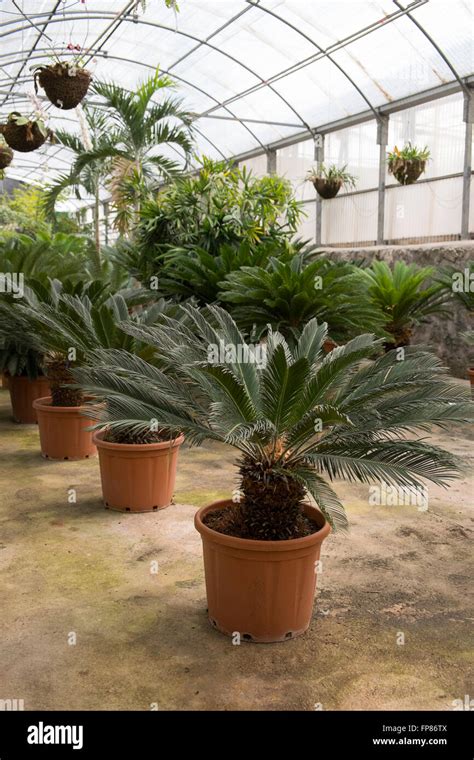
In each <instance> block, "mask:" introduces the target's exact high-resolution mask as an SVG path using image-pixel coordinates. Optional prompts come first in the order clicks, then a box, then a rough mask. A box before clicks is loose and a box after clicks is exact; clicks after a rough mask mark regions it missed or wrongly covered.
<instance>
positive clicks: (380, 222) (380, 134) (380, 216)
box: [377, 116, 388, 245]
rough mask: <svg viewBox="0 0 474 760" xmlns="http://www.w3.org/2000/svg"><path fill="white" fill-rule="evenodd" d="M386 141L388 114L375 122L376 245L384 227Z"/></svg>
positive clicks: (379, 243) (380, 243) (382, 239)
mask: <svg viewBox="0 0 474 760" xmlns="http://www.w3.org/2000/svg"><path fill="white" fill-rule="evenodd" d="M387 143H388V116H381V117H380V121H379V123H378V124H377V145H378V146H379V185H378V198H377V245H383V241H384V229H385V172H386V151H387Z"/></svg>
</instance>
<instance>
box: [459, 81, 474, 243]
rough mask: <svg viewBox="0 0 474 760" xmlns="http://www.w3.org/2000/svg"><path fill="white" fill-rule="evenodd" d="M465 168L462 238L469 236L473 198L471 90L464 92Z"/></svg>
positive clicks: (473, 106) (473, 114)
mask: <svg viewBox="0 0 474 760" xmlns="http://www.w3.org/2000/svg"><path fill="white" fill-rule="evenodd" d="M463 120H464V122H465V135H464V170H463V178H462V217H461V240H467V239H468V238H469V205H470V200H471V170H472V122H473V121H474V97H473V94H472V92H471V91H469V92H465V93H464V115H463Z"/></svg>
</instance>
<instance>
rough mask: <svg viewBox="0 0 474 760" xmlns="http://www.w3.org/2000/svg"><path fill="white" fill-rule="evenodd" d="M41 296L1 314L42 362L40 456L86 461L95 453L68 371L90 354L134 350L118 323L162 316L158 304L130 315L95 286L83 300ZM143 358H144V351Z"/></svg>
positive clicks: (28, 296)
mask: <svg viewBox="0 0 474 760" xmlns="http://www.w3.org/2000/svg"><path fill="white" fill-rule="evenodd" d="M94 286H97V287H94ZM42 295H43V298H39V297H38V294H37V293H34V292H33V291H31V290H30V289H29V288H28V289H27V290H26V292H25V297H24V299H23V300H22V302H18V303H16V304H14V305H13V306H12V308H11V310H10V312H9V313H8V314H6V319H7V320H8V324H9V325H10V326H11V328H12V329H14V330H15V331H16V333H17V334H18V335H20V336H21V342H22V344H23V345H24V346H25V347H27V348H30V349H32V350H34V351H35V352H36V353H37V354H38V355H40V356H42V357H43V366H44V369H45V373H46V375H47V377H48V380H49V382H50V386H51V396H50V397H43V398H38V399H36V400H35V401H34V404H33V407H34V409H36V413H37V415H38V422H39V428H40V440H41V449H42V454H43V456H45V457H47V458H51V459H81V458H84V457H89V456H91V455H92V454H94V453H95V451H96V449H95V445H94V444H93V442H92V436H91V433H90V431H87V430H86V427H87V425H85V423H84V419H83V417H82V416H81V407H82V405H83V403H84V393H83V391H82V389H80V388H76V387H74V378H73V377H72V375H71V371H72V369H73V368H74V367H75V366H78V365H80V364H81V362H82V361H83V360H84V356H85V353H86V352H87V351H89V350H90V349H91V348H99V347H112V346H115V347H120V348H124V349H127V350H129V351H133V350H137V346H136V341H135V340H134V339H133V338H132V337H131V336H129V335H126V334H125V333H124V332H123V330H121V329H119V323H121V322H123V321H130V322H132V321H133V322H138V321H142V322H143V323H152V322H154V321H155V320H156V318H157V317H158V315H159V313H161V309H162V303H163V302H159V303H158V304H156V305H154V306H152V307H151V308H150V309H146V310H143V311H141V312H139V313H137V314H135V315H134V314H130V309H129V304H128V303H127V301H126V300H125V298H124V297H123V296H122V295H121V294H120V293H118V294H115V295H113V296H109V297H107V298H106V299H104V289H103V287H102V285H101V283H100V282H96V283H91V287H89V288H86V289H85V293H83V294H82V295H70V294H68V293H63V292H62V291H61V288H59V290H58V291H57V290H56V289H55V283H51V286H50V291H49V293H43V294H42ZM48 296H49V297H48ZM89 296H91V297H94V296H95V298H96V299H97V300H96V301H92V300H91V297H89ZM144 352H145V353H144V355H146V349H144Z"/></svg>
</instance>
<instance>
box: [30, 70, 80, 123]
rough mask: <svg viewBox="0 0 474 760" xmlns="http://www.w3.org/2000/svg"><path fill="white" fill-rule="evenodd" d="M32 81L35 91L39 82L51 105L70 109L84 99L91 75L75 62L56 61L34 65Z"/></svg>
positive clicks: (64, 109) (66, 109) (65, 109)
mask: <svg viewBox="0 0 474 760" xmlns="http://www.w3.org/2000/svg"><path fill="white" fill-rule="evenodd" d="M34 81H35V91H36V92H38V84H39V85H40V86H41V87H42V88H43V90H44V91H45V93H46V96H47V98H48V100H49V101H50V102H51V103H52V104H53V106H56V108H61V109H62V110H63V111H70V110H71V109H72V108H76V106H78V105H79V103H80V102H81V101H82V100H84V98H85V96H86V94H87V90H88V89H89V85H90V83H91V81H92V75H91V73H90V72H89V71H87V70H86V69H84V68H82V67H81V66H79V65H77V64H76V63H74V64H70V63H66V62H64V61H57V63H54V64H51V65H50V66H38V67H35V76H34Z"/></svg>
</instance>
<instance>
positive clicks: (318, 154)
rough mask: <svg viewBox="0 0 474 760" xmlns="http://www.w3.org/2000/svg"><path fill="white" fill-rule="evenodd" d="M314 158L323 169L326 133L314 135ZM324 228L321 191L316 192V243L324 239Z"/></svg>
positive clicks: (319, 167) (318, 243) (319, 168)
mask: <svg viewBox="0 0 474 760" xmlns="http://www.w3.org/2000/svg"><path fill="white" fill-rule="evenodd" d="M314 160H315V161H316V166H317V169H318V171H320V170H321V167H322V165H323V163H324V135H320V134H317V135H314ZM322 229H323V199H322V198H321V196H320V195H319V193H317V194H316V234H315V241H316V245H321V239H322Z"/></svg>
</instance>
